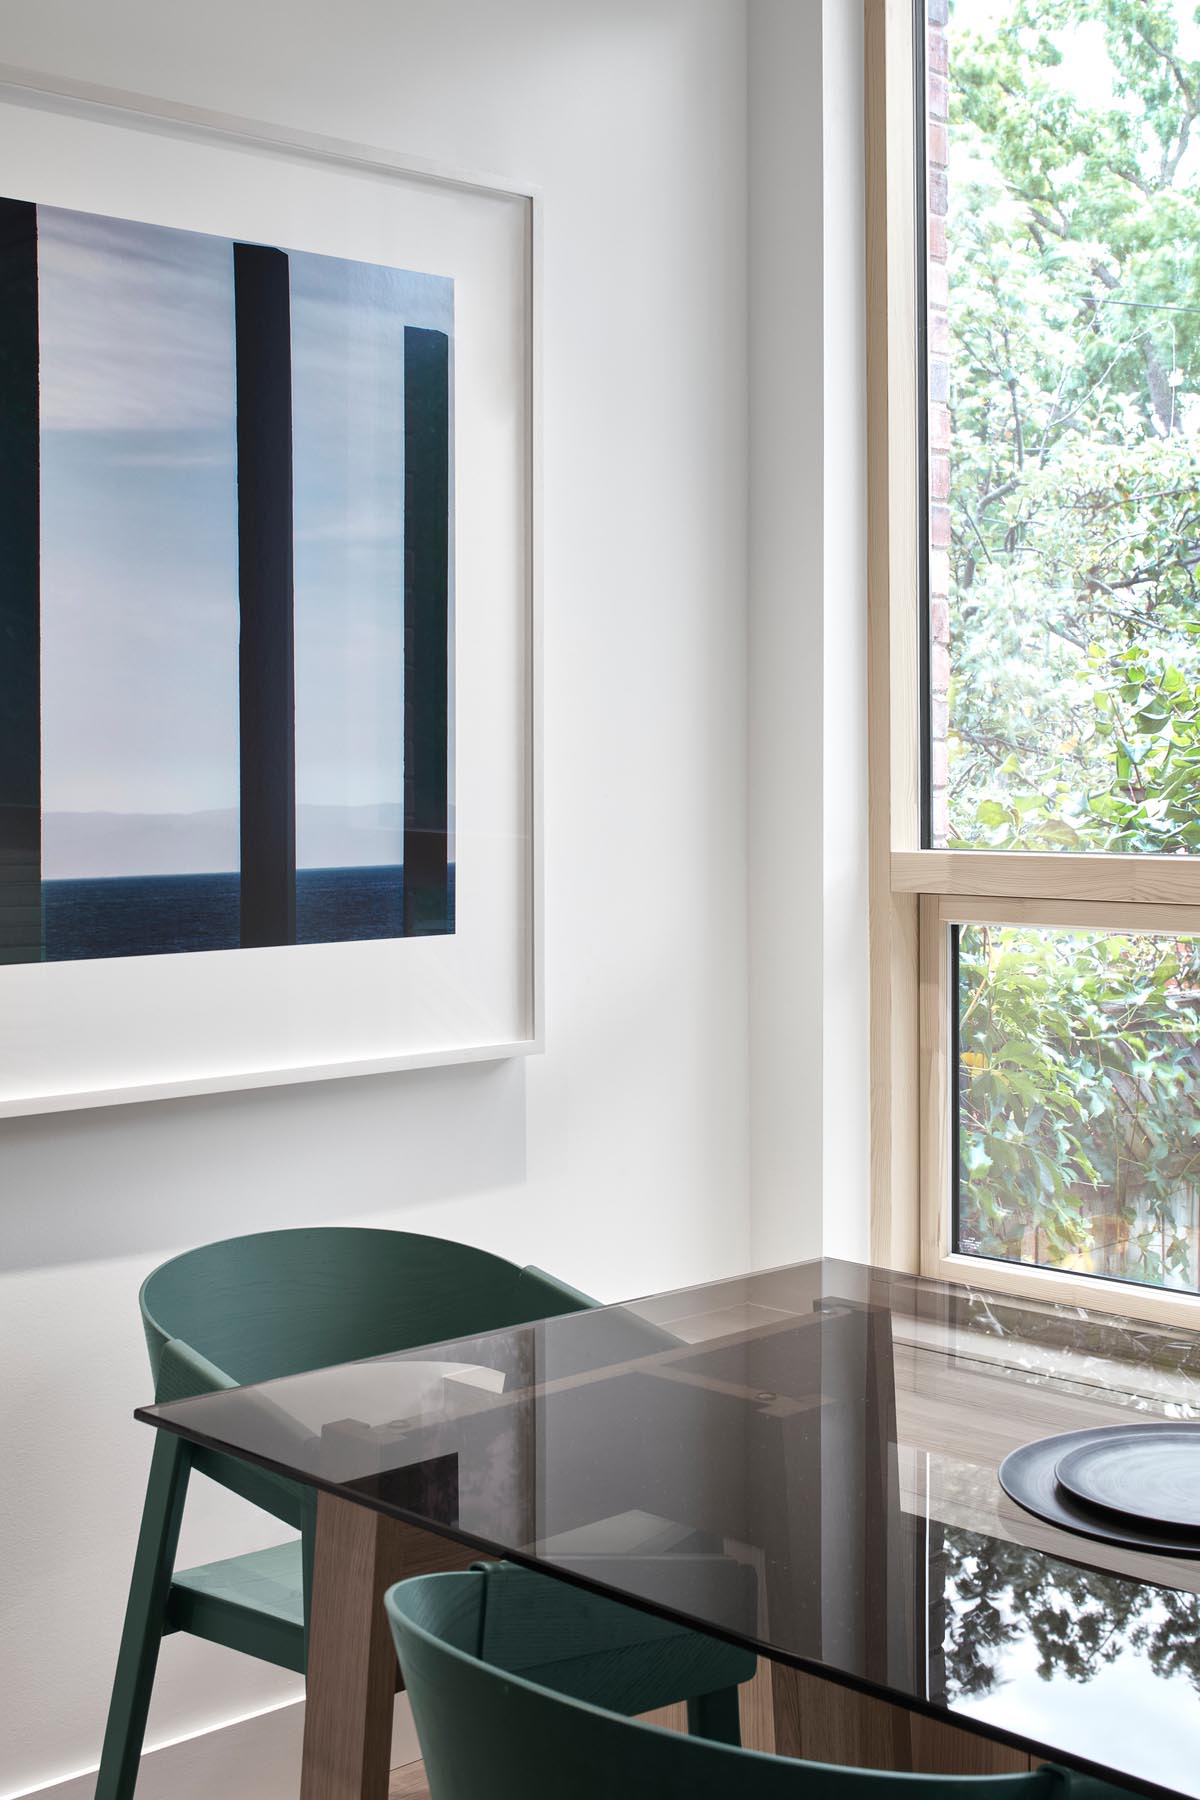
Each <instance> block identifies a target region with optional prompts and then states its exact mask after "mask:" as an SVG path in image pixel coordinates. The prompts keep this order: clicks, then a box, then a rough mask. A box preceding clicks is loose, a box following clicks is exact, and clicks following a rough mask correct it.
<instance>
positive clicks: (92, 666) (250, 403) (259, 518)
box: [0, 69, 541, 1113]
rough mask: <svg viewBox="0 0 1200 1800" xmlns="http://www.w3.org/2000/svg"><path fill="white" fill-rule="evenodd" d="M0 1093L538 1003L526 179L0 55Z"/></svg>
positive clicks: (399, 1058) (222, 1068)
mask: <svg viewBox="0 0 1200 1800" xmlns="http://www.w3.org/2000/svg"><path fill="white" fill-rule="evenodd" d="M0 170H6V171H8V173H7V175H5V176H3V177H0V568H2V569H3V572H4V575H3V582H2V583H0V1113H20V1112H33V1111H43V1110H49V1109H53V1108H60V1107H73V1106H83V1105H96V1104H111V1103H114V1102H117V1101H126V1100H136V1099H143V1098H158V1097H165V1096H168V1095H174V1094H183V1093H189V1092H200V1091H213V1090H219V1089H223V1088H234V1087H246V1086H257V1085H267V1084H273V1083H279V1082H288V1081H302V1080H314V1079H320V1078H325V1077H330V1076H337V1075H351V1074H359V1073H366V1072H370V1071H376V1070H385V1069H397V1068H403V1067H410V1066H419V1065H422V1064H431V1063H438V1062H450V1061H459V1060H470V1059H479V1058H484V1057H499V1056H505V1055H511V1054H516V1053H518V1052H521V1051H526V1050H529V1049H533V1048H537V1047H538V1045H539V1043H540V1023H539V1022H540V1006H541V981H540V970H539V961H540V958H539V927H540V920H539V911H540V908H539V895H538V880H537V872H538V831H537V827H538V819H537V811H538V808H537V735H536V721H537V710H538V691H537V680H538V669H537V663H536V656H535V647H536V636H537V604H538V582H537V540H538V533H537V501H538V479H537V444H536V417H537V398H538V397H537V391H536V384H537V358H536V341H537V337H536V326H537V321H536V319H535V314H534V308H535V297H536V264H537V208H536V198H535V196H534V195H533V194H532V193H531V192H529V191H527V190H522V189H517V188H514V187H513V186H512V185H511V184H505V183H497V182H495V181H491V180H486V179H482V178H479V177H475V176H469V175H462V174H454V173H448V172H446V171H443V170H439V169H436V168H432V167H429V166H427V165H424V164H419V163H415V162H412V161H408V160H404V159H400V158H397V157H394V156H391V155H389V154H387V153H384V152H380V151H375V150H371V149H367V148H364V147H362V146H355V145H347V144H341V143H333V142H329V141H327V140H322V139H316V138H313V137H308V136H293V135H285V134H281V133H279V132H277V131H276V130H274V129H273V128H270V127H267V126H263V125H259V124H256V123H254V122H251V121H246V120H235V119H228V118H217V117H215V116H210V115H201V114H197V113H195V112H193V111H190V110H187V109H182V108H174V107H169V106H167V105H164V104H160V103H157V102H151V101H148V100H146V99H144V98H142V97H138V96H129V95H123V94H113V93H109V92H107V91H104V92H101V91H99V90H96V89H92V88H86V87H83V86H71V87H70V88H66V87H64V86H63V84H61V83H58V84H55V85H51V83H50V82H49V81H43V80H42V79H41V78H39V77H37V76H33V75H30V74H28V73H25V72H21V71H14V70H4V69H0Z"/></svg>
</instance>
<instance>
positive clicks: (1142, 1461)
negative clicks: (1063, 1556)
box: [999, 1421, 1200, 1556]
mask: <svg viewBox="0 0 1200 1800" xmlns="http://www.w3.org/2000/svg"><path fill="white" fill-rule="evenodd" d="M999 1473H1000V1486H1001V1487H1002V1488H1003V1489H1004V1491H1005V1493H1006V1494H1007V1495H1008V1496H1009V1498H1010V1499H1012V1500H1015V1501H1016V1503H1017V1505H1018V1506H1022V1507H1024V1508H1025V1511H1026V1512H1031V1513H1034V1514H1035V1515H1036V1516H1037V1517H1038V1518H1039V1519H1045V1520H1047V1521H1048V1522H1049V1523H1050V1524H1051V1525H1059V1526H1061V1527H1063V1528H1064V1529H1065V1530H1067V1531H1077V1532H1080V1533H1082V1534H1083V1535H1084V1536H1085V1537H1093V1538H1100V1539H1101V1540H1102V1541H1103V1542H1104V1543H1106V1544H1123V1545H1125V1546H1127V1547H1128V1548H1129V1549H1131V1550H1162V1551H1166V1552H1168V1553H1169V1554H1170V1555H1172V1556H1200V1421H1197V1422H1196V1423H1195V1424H1176V1425H1172V1424H1164V1423H1162V1422H1156V1423H1154V1424H1150V1425H1105V1426H1100V1427H1097V1428H1095V1429H1093V1430H1091V1431H1067V1432H1063V1433H1062V1434H1061V1435H1060V1436H1058V1437H1051V1438H1041V1439H1039V1441H1038V1442H1037V1443H1035V1444H1025V1445H1023V1446H1022V1448H1021V1449H1020V1450H1014V1451H1013V1452H1012V1454H1011V1455H1010V1456H1006V1457H1005V1459H1004V1461H1003V1462H1002V1463H1001V1464H1000V1471H999Z"/></svg>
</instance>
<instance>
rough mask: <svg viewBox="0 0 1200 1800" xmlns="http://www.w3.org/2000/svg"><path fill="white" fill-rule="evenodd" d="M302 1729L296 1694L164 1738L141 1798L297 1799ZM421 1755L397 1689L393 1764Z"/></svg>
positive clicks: (67, 1788)
mask: <svg viewBox="0 0 1200 1800" xmlns="http://www.w3.org/2000/svg"><path fill="white" fill-rule="evenodd" d="M303 1736H304V1702H303V1701H302V1700H296V1701H291V1702H289V1703H288V1704H287V1705H286V1706H277V1707H274V1708H272V1710H271V1711H270V1712H263V1713H256V1714H254V1716H253V1717H251V1718H249V1719H237V1720H235V1721H234V1722H233V1723H232V1724H229V1725H218V1726H216V1727H214V1729H213V1730H211V1731H201V1732H197V1733H196V1734H195V1735H194V1736H191V1737H185V1738H178V1739H176V1740H175V1741H174V1742H173V1743H167V1744H161V1745H159V1746H158V1748H156V1749H155V1748H151V1749H149V1750H147V1751H146V1753H145V1755H144V1756H143V1757H142V1761H141V1767H140V1768H139V1770H138V1787H137V1800H212V1796H213V1795H214V1794H220V1795H221V1800H296V1796H297V1794H298V1793H299V1792H300V1746H301V1742H302V1739H303ZM419 1755H420V1751H419V1750H418V1748H417V1738H416V1733H415V1732H414V1730H413V1723H412V1713H411V1711H410V1710H409V1705H408V1696H407V1695H405V1694H397V1696H396V1721H395V1725H394V1727H393V1730H392V1767H393V1768H400V1767H401V1766H402V1765H403V1764H404V1763H409V1762H415V1761H416V1759H417V1757H418V1756H419ZM95 1786H96V1771H95V1769H85V1770H83V1771H82V1772H81V1773H80V1774H77V1775H68V1776H64V1777H63V1778H62V1779H61V1780H59V1781H51V1782H48V1783H47V1784H46V1785H45V1786H43V1787H38V1788H27V1789H25V1791H24V1793H22V1794H11V1795H8V1796H6V1800H94V1793H95Z"/></svg>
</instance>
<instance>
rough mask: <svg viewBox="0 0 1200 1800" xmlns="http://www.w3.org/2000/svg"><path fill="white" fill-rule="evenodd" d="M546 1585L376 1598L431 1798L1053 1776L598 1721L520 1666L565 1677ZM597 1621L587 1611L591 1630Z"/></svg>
mask: <svg viewBox="0 0 1200 1800" xmlns="http://www.w3.org/2000/svg"><path fill="white" fill-rule="evenodd" d="M557 1587H558V1583H557V1582H556V1580H555V1578H554V1577H552V1576H548V1575H537V1574H533V1573H531V1572H530V1571H529V1570H526V1569H519V1568H513V1567H512V1566H504V1565H500V1566H497V1567H496V1568H493V1569H491V1570H470V1571H466V1572H464V1573H462V1574H454V1575H423V1576H419V1577H417V1578H416V1579H415V1580H413V1581H405V1582H401V1583H399V1585H398V1586H396V1587H394V1588H392V1589H391V1590H390V1591H389V1593H388V1594H387V1596H386V1604H387V1611H388V1619H389V1621H390V1624H391V1628H392V1636H393V1638H394V1640H395V1644H396V1652H397V1654H398V1656H399V1658H400V1665H401V1668H402V1669H403V1672H404V1683H405V1687H406V1688H407V1690H408V1694H409V1698H410V1699H411V1701H412V1709H413V1718H414V1720H415V1721H416V1727H417V1736H418V1738H419V1739H420V1743H421V1753H422V1755H423V1756H424V1759H425V1770H426V1778H427V1780H428V1782H429V1791H430V1794H431V1796H432V1800H479V1796H480V1795H482V1794H486V1795H487V1796H488V1800H528V1797H529V1795H531V1794H563V1795H567V1794H569V1795H570V1796H571V1800H612V1797H613V1796H614V1795H617V1796H620V1800H728V1797H729V1796H730V1795H731V1794H737V1795H738V1796H739V1800H802V1797H803V1800H1049V1796H1050V1795H1051V1793H1052V1792H1053V1790H1055V1789H1059V1790H1061V1791H1063V1792H1064V1793H1065V1787H1066V1782H1067V1777H1066V1776H1065V1775H1064V1773H1063V1772H1062V1771H1061V1770H1058V1769H1053V1768H1045V1769H1038V1770H1036V1771H1034V1772H1033V1773H1032V1774H1029V1775H998V1776H975V1777H968V1776H951V1775H943V1776H931V1775H893V1774H885V1773H882V1772H879V1771H875V1770H862V1769H843V1768H832V1767H829V1766H827V1765H824V1764H818V1763H803V1762H795V1761H792V1760H791V1759H789V1758H787V1757H777V1756H763V1755H760V1754H758V1753H757V1752H754V1751H749V1750H736V1749H733V1748H731V1747H730V1746H728V1745H724V1744H716V1743H711V1742H709V1741H707V1740H705V1739H703V1738H695V1737H684V1736H682V1735H681V1734H679V1733H678V1732H672V1731H663V1730H660V1729H658V1728H657V1727H656V1726H651V1725H642V1724H639V1723H637V1722H635V1721H633V1720H630V1719H626V1718H623V1717H622V1716H621V1715H620V1714H618V1713H614V1712H607V1711H604V1710H602V1709H601V1708H599V1707H597V1706H593V1705H590V1704H588V1703H587V1702H586V1701H584V1700H581V1699H579V1698H576V1697H569V1696H568V1695H567V1694H565V1693H563V1692H562V1691H558V1690H556V1689H555V1688H550V1687H546V1686H542V1685H539V1683H538V1682H536V1681H534V1680H531V1679H530V1678H529V1675H528V1673H523V1672H522V1671H528V1670H538V1671H545V1669H546V1668H547V1667H549V1666H555V1665H561V1666H563V1667H566V1668H569V1667H570V1661H571V1657H572V1651H573V1649H574V1651H575V1652H576V1653H578V1651H579V1650H580V1648H581V1646H580V1645H579V1643H578V1642H576V1643H575V1644H574V1645H573V1644H572V1641H571V1638H570V1634H569V1633H568V1634H567V1635H566V1637H565V1638H564V1635H563V1631H562V1622H563V1618H564V1613H563V1608H562V1604H561V1595H560V1594H559V1593H557V1592H556V1591H555V1590H556V1589H557ZM594 1620H595V1614H594V1611H593V1610H591V1609H589V1624H590V1625H592V1626H594Z"/></svg>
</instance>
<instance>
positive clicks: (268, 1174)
mask: <svg viewBox="0 0 1200 1800" xmlns="http://www.w3.org/2000/svg"><path fill="white" fill-rule="evenodd" d="M806 5H807V0H806ZM745 25H746V21H745V8H744V5H743V0H503V3H502V4H498V3H497V0H339V4H337V5H333V4H330V0H286V3H284V0H207V4H205V5H203V6H188V7H184V6H178V5H164V4H162V0H104V4H102V5H96V4H94V0H6V4H5V6H4V32H3V45H2V51H3V55H4V56H5V58H6V59H7V60H9V61H10V62H13V63H18V64H23V65H26V66H28V67H32V68H38V69H43V70H49V71H52V72H57V73H60V74H63V75H66V76H71V77H75V78H78V79H83V80H89V81H94V82H99V83H108V84H111V85H113V86H117V87H122V88H127V89H133V90H140V91H142V92H145V93H147V94H152V95H158V96H162V97H165V98H169V99H173V100H178V101H184V102H190V103H192V104H195V105H198V106H202V107H209V108H216V109H219V110H224V111H229V112H237V113H244V114H248V115H251V116H255V117H259V118H262V119H267V120H271V121H275V122H278V123H280V124H282V125H285V126H287V125H292V126H296V127H299V128H302V129H307V130H311V131H319V132H325V133H329V134H332V135H335V136H341V137H347V138H355V139H359V140H363V141H367V142H375V143H378V144H380V145H385V146H392V147H395V148H397V149H400V150H408V151H411V152H414V153H417V154H421V155H427V156H432V157H436V158H441V159H444V160H446V161H449V162H452V163H459V164H465V165H467V166H469V167H477V168H483V169H492V170H495V171H497V172H499V173H503V174H509V175H512V176H513V177H517V178H520V179H523V180H528V181H531V182H534V183H537V184H539V185H540V186H541V187H542V189H543V191H544V194H545V202H546V261H545V393H546V416H545V453H546V456H545V460H546V482H545V502H546V505H545V513H546V561H545V573H546V601H547V604H546V636H545V677H546V679H545V688H546V719H545V731H546V736H545V745H546V771H547V795H546V819H545V834H546V838H545V841H546V851H547V887H548V894H547V901H548V908H547V919H548V934H547V958H548V968H547V995H548V1042H549V1049H548V1052H547V1054H546V1055H545V1056H544V1057H543V1058H541V1059H537V1060H534V1061H531V1062H530V1063H528V1064H527V1065H526V1064H520V1063H514V1064H511V1065H501V1066H497V1067H490V1068H481V1067H473V1068H461V1069H448V1070H438V1071H428V1072H421V1073H415V1074H410V1075H402V1076H399V1077H395V1078H380V1079H375V1080H370V1081H363V1082H357V1083H333V1084H330V1085H329V1086H327V1087H320V1086H315V1087H312V1088H307V1089H304V1088H301V1089H279V1090H276V1091H274V1092H265V1093H257V1094H253V1095H249V1094H248V1095H242V1096H237V1095H235V1096H231V1097H223V1098H213V1099H203V1100H191V1101H184V1102H177V1103H170V1104H163V1105H157V1106H145V1107H122V1108H117V1109H114V1110H112V1111H109V1112H95V1113H91V1114H78V1115H71V1116H60V1117H57V1118H54V1117H51V1118H45V1119H39V1120H30V1121H17V1122H9V1123H7V1124H5V1125H4V1126H3V1128H2V1129H0V1221H2V1223H0V1368H2V1369H3V1371H4V1382H3V1396H4V1398H3V1401H2V1402H0V1442H2V1443H3V1455H2V1456H0V1483H2V1484H3V1485H2V1488H0V1546H2V1552H3V1558H4V1576H3V1583H2V1588H0V1659H2V1660H0V1694H3V1696H4V1702H3V1706H2V1707H0V1794H13V1793H20V1792H23V1791H25V1790H27V1789H29V1788H32V1787H34V1786H36V1785H38V1784H41V1783H49V1782H51V1781H54V1780H56V1779H58V1778H59V1777H61V1776H64V1775H66V1774H68V1773H70V1772H72V1771H75V1770H80V1769H84V1768H87V1767H89V1766H94V1764H95V1759H96V1755H97V1751H98V1743H99V1736H100V1730H101V1724H102V1719H103V1714H104V1708H105V1704H106V1699H107V1690H108V1683H109V1679H110V1676H111V1670H112V1662H113V1657H114V1653H115V1647H116V1638H117V1631H118V1626H119V1620H120V1613H121V1607H122V1604H123V1594H124V1585H125V1582H126V1579H127V1574H128V1568H129V1560H130V1556H131V1553H132V1547H133V1538H134V1533H135V1529H136V1519H137V1513H138V1509H139V1506H140V1487H141V1483H142V1479H143V1474H144V1469H145V1466H146V1461H147V1456H148V1450H149V1433H148V1432H147V1431H146V1430H145V1429H144V1428H143V1427H140V1426H136V1425H134V1424H133V1423H132V1421H131V1419H130V1412H131V1410H132V1408H133V1406H134V1405H135V1404H137V1403H138V1402H139V1401H141V1400H143V1399H145V1398H146V1397H147V1372H146V1365H145V1356H144V1350H143V1347H142V1345H141V1342H140V1339H139V1328H138V1322H137V1313H136V1291H137V1287H138V1283H139V1281H140V1279H141V1277H142V1275H143V1274H144V1273H145V1272H146V1271H147V1270H148V1269H149V1268H151V1267H152V1266H153V1265H154V1264H155V1263H156V1262H158V1261H159V1260H160V1259H161V1258H162V1257H164V1256H165V1255H167V1254H169V1253H170V1252H171V1251H173V1250H175V1249H177V1248H179V1247H182V1246H184V1245H187V1244H191V1243H195V1242H198V1241H202V1240H205V1239H209V1238H214V1237H218V1236H221V1235H223V1234H226V1233H230V1232H235V1231H245V1230H252V1229H255V1228H258V1227H264V1226H272V1225H280V1224H299V1223H310V1222H322V1221H334V1220H338V1221H360V1222H370V1223H372V1224H384V1225H386V1224H391V1225H396V1226H405V1227H409V1228H416V1229H418V1230H430V1231H436V1232H441V1233H444V1234H446V1235H449V1236H454V1237H461V1238H464V1239H469V1240H471V1241H473V1242H475V1243H479V1244H482V1245H485V1246H487V1247H489V1248H493V1249H497V1250H500V1251H503V1252H504V1253H506V1254H509V1255H511V1256H513V1257H515V1258H517V1259H518V1260H524V1259H533V1258H536V1259H537V1260H538V1261H539V1262H541V1263H543V1264H545V1265H546V1266H548V1267H549V1268H552V1269H555V1270H557V1271H558V1272H560V1273H561V1274H562V1275H563V1276H565V1277H566V1278H567V1279H568V1280H571V1281H574V1282H577V1283H579V1284H580V1285H582V1286H585V1287H587V1288H590V1289H592V1290H593V1291H595V1292H597V1293H599V1294H601V1295H603V1296H605V1297H612V1298H615V1297H618V1296H621V1295H626V1294H631V1293H637V1292H645V1291H647V1290H652V1289H655V1288H662V1287H667V1286H671V1285H673V1284H676V1283H682V1282H688V1281H695V1280H699V1279H703V1278H705V1277H708V1276H711V1275H716V1274H718V1273H727V1272H729V1271H732V1270H736V1269H740V1268H743V1267H745V1266H746V1265H747V1263H748V1261H749V1258H750V1249H751V1246H750V1227H749V1216H750V1215H749V1201H748V1191H747V1178H748V1165H749V1154H748V1126H747V1118H748V1102H747V1084H748V1059H747V1026H746V948H745V947H746V941H747V934H746V903H745V881H746V863H745V848H746V845H745V830H746V754H745V743H746V708H745V662H746V642H745V635H746V634H745V585H746V425H745V418H746V393H745V377H746V356H745V340H746V287H745V268H746V217H745V204H744V202H745V191H746V66H745V60H746V30H745ZM801 179H803V174H802V172H801ZM800 201H801V203H802V204H803V194H802V193H801V195H800ZM819 525H820V521H819V518H818V519H816V521H815V526H814V529H816V530H819ZM249 1518H250V1515H247V1514H246V1513H245V1512H244V1511H243V1510H242V1509H240V1508H238V1507H236V1506H235V1505H234V1504H233V1503H227V1497H219V1496H214V1497H213V1498H212V1499H211V1500H208V1499H206V1500H205V1502H204V1503H203V1504H200V1505H195V1506H194V1507H193V1509H192V1513H191V1515H190V1517H189V1521H188V1524H187V1528H186V1538H187V1541H186V1542H185V1545H184V1554H185V1556H187V1557H188V1558H189V1559H192V1560H198V1559H202V1558H205V1557H211V1556H216V1555H220V1554H225V1553H227V1552H230V1551H233V1550H236V1549H242V1548H246V1547H249V1544H250V1542H251V1541H252V1539H251V1533H252V1532H253V1531H254V1530H255V1529H256V1527H255V1526H254V1525H253V1523H251V1524H250V1525H249V1527H248V1525H247V1521H248V1519H249ZM297 1685H298V1684H297V1683H296V1682H295V1681H293V1680H291V1679H290V1678H288V1677H286V1676H283V1675H279V1674H277V1673H275V1672H272V1671H271V1670H269V1669H266V1668H265V1667H263V1666H261V1665H258V1664H255V1663H252V1662H250V1661H248V1660H245V1659H242V1658H233V1657H230V1656H229V1655H228V1654H227V1653H224V1652H220V1651H217V1650H215V1649H211V1648H209V1647H206V1646H204V1645H202V1644H199V1643H196V1642H194V1641H191V1640H175V1641H172V1642H170V1643H168V1644H167V1646H166V1647H165V1650H164V1655H163V1662H162V1666H161V1670H160V1677H159V1682H158V1686H157V1689H156V1694H155V1703H154V1711H153V1715H152V1722H151V1734H150V1741H151V1742H152V1743H153V1742H159V1741H162V1740H164V1739H168V1738H171V1737H174V1736H177V1735H179V1734H183V1733H187V1732H191V1731H198V1730H202V1729H204V1728H205V1727H207V1726H209V1725H213V1724H216V1723H218V1722H221V1721H224V1720H228V1719H231V1718H234V1717H237V1716H240V1715H243V1714H246V1713H248V1712H252V1711H254V1710H255V1709H256V1708H259V1707H265V1706H268V1705H270V1704H272V1703H273V1702H275V1701H277V1700H281V1699H283V1698H285V1697H286V1696H288V1695H289V1694H292V1693H295V1692H296V1691H297ZM222 1785H223V1786H224V1791H225V1792H226V1794H227V1795H228V1796H229V1800H243V1794H242V1792H241V1788H240V1785H239V1783H238V1782H237V1781H224V1782H223V1783H222ZM244 1800H250V1796H249V1793H248V1792H247V1793H246V1794H245V1796H244ZM254 1800H262V1790H261V1789H259V1788H257V1787H256V1788H255V1792H254Z"/></svg>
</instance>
